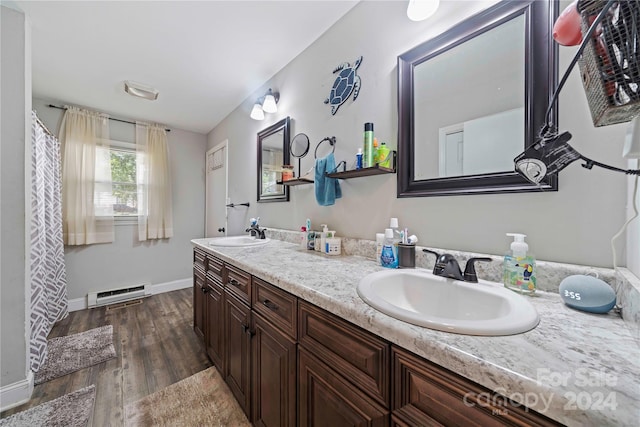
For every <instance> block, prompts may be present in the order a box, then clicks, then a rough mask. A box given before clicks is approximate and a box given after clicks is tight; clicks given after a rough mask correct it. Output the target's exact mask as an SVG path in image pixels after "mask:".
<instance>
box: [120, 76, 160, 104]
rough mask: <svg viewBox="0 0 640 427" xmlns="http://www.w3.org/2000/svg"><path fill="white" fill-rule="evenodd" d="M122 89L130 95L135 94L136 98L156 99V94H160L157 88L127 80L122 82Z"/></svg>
mask: <svg viewBox="0 0 640 427" xmlns="http://www.w3.org/2000/svg"><path fill="white" fill-rule="evenodd" d="M124 91H125V92H127V93H128V94H129V95H131V96H137V97H138V98H144V99H148V100H150V101H155V100H156V99H158V95H159V94H160V92H158V90H157V89H154V88H152V87H151V86H146V85H143V84H141V83H136V82H132V81H128V80H125V82H124Z"/></svg>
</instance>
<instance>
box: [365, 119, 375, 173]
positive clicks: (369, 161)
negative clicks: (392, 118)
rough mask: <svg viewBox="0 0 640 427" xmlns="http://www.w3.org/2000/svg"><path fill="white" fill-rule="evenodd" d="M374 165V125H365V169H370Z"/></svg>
mask: <svg viewBox="0 0 640 427" xmlns="http://www.w3.org/2000/svg"><path fill="white" fill-rule="evenodd" d="M371 166H374V164H373V123H365V124H364V167H365V168H370V167H371Z"/></svg>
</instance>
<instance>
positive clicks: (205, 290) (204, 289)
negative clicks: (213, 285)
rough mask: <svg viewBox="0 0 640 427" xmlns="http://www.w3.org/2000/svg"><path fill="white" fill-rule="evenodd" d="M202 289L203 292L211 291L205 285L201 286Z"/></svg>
mask: <svg viewBox="0 0 640 427" xmlns="http://www.w3.org/2000/svg"><path fill="white" fill-rule="evenodd" d="M200 289H201V290H202V293H203V294H206V293H207V292H209V289H207V288H206V287H204V286H203V287H202V288H200Z"/></svg>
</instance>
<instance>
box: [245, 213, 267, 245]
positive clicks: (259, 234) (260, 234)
mask: <svg viewBox="0 0 640 427" xmlns="http://www.w3.org/2000/svg"><path fill="white" fill-rule="evenodd" d="M258 221H260V217H258V218H251V222H250V226H249V228H247V229H246V230H245V232H247V233H250V234H251V236H253V237H255V238H256V239H261V240H264V239H265V238H266V237H265V235H264V231H265V230H266V228H260V226H259V225H258Z"/></svg>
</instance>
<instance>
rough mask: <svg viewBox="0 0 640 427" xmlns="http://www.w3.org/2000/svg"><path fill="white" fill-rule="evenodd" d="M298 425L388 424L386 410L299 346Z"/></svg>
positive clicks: (336, 426)
mask: <svg viewBox="0 0 640 427" xmlns="http://www.w3.org/2000/svg"><path fill="white" fill-rule="evenodd" d="M298 366H299V368H298V383H299V385H298V390H299V396H298V408H299V409H298V425H299V426H300V427H306V426H332V427H341V426H344V427H347V426H387V425H389V410H388V409H385V408H384V407H383V406H382V405H380V404H378V403H377V402H375V401H374V400H372V399H371V398H370V397H368V396H367V395H366V394H365V393H363V392H362V391H361V390H359V389H358V388H357V387H355V386H353V385H352V384H351V383H350V382H348V381H346V380H345V379H344V378H343V377H342V376H340V375H338V374H337V373H336V372H335V371H334V370H333V369H331V368H329V367H328V366H327V365H325V364H324V363H322V362H321V361H320V360H318V359H317V358H315V357H314V356H312V355H311V354H310V353H309V352H308V351H306V350H305V349H304V348H302V347H299V348H298Z"/></svg>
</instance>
